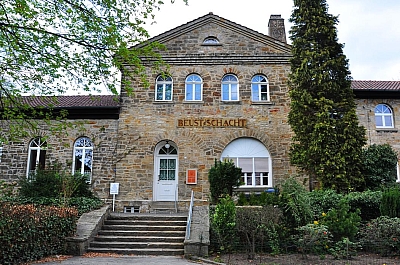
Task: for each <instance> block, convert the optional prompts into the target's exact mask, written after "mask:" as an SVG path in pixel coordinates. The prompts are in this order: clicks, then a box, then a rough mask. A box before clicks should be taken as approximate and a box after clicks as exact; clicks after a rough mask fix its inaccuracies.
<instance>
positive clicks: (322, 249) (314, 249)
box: [294, 222, 331, 255]
mask: <svg viewBox="0 0 400 265" xmlns="http://www.w3.org/2000/svg"><path fill="white" fill-rule="evenodd" d="M296 230H297V231H298V234H297V235H295V236H294V242H295V243H296V246H297V250H298V251H299V252H300V253H302V254H303V255H307V254H315V255H324V254H326V253H328V249H329V244H330V242H331V240H330V237H331V234H330V232H329V230H328V227H326V226H324V225H321V224H318V223H317V222H315V223H313V224H307V225H304V226H301V227H299V228H297V229H296Z"/></svg>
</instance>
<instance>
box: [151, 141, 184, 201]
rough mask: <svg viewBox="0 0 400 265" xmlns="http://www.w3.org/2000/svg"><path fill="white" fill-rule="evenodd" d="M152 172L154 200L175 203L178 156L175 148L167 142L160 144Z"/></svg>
mask: <svg viewBox="0 0 400 265" xmlns="http://www.w3.org/2000/svg"><path fill="white" fill-rule="evenodd" d="M166 147H168V148H166ZM154 171H155V172H154V173H155V176H154V200H155V201H175V200H176V199H177V198H176V189H177V187H176V184H177V179H178V156H177V150H176V148H175V147H174V146H172V145H171V144H169V143H168V142H167V143H162V145H161V147H160V148H159V151H158V152H157V155H156V159H155V170H154Z"/></svg>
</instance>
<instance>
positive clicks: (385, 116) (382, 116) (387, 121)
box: [375, 104, 394, 128]
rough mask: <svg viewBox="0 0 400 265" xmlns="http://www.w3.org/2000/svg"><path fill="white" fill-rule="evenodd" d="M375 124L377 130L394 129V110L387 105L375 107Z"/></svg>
mask: <svg viewBox="0 0 400 265" xmlns="http://www.w3.org/2000/svg"><path fill="white" fill-rule="evenodd" d="M375 123H376V128H393V127H394V125H393V112H392V109H391V108H390V107H389V106H387V105H385V104H379V105H378V106H376V107H375Z"/></svg>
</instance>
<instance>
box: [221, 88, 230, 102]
mask: <svg viewBox="0 0 400 265" xmlns="http://www.w3.org/2000/svg"><path fill="white" fill-rule="evenodd" d="M222 100H229V85H228V84H223V85H222Z"/></svg>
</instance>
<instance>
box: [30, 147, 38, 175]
mask: <svg viewBox="0 0 400 265" xmlns="http://www.w3.org/2000/svg"><path fill="white" fill-rule="evenodd" d="M37 152H38V151H37V150H31V152H30V155H29V171H32V170H35V169H36V158H37Z"/></svg>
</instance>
